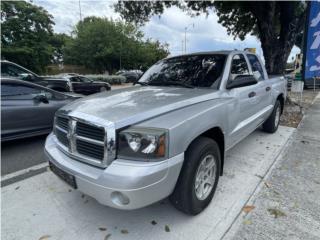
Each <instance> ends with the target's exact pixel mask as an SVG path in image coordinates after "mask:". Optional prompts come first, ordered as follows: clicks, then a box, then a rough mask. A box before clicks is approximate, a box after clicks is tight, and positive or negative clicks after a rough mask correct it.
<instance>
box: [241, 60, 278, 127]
mask: <svg viewBox="0 0 320 240" xmlns="http://www.w3.org/2000/svg"><path fill="white" fill-rule="evenodd" d="M247 58H248V60H249V63H250V65H251V69H252V73H253V75H254V76H255V78H256V79H257V81H258V89H257V92H258V94H259V96H260V98H261V102H260V110H261V115H262V116H261V121H263V119H265V115H267V114H269V113H270V111H271V110H272V108H273V106H272V83H271V81H269V79H268V77H267V73H266V72H265V70H264V68H263V67H262V63H261V61H260V60H259V59H258V57H257V56H256V55H254V54H247Z"/></svg>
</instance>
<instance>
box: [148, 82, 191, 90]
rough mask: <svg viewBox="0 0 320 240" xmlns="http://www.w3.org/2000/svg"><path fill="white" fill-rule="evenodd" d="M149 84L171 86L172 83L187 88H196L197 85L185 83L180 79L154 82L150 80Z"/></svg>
mask: <svg viewBox="0 0 320 240" xmlns="http://www.w3.org/2000/svg"><path fill="white" fill-rule="evenodd" d="M149 85H155V86H157V85H160V86H170V85H177V86H182V87H186V88H195V86H193V85H191V84H188V83H185V82H178V81H154V82H149Z"/></svg>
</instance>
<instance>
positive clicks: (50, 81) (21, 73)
mask: <svg viewBox="0 0 320 240" xmlns="http://www.w3.org/2000/svg"><path fill="white" fill-rule="evenodd" d="M1 77H6V78H14V79H21V80H24V81H28V82H31V83H35V84H38V85H41V86H45V87H48V88H51V89H53V90H56V91H60V92H70V86H69V83H68V81H66V80H65V79H62V78H54V77H45V76H39V75H37V74H36V73H34V72H32V71H30V70H28V69H26V68H24V67H22V66H20V65H18V64H16V63H13V62H9V61H5V60H2V61H1Z"/></svg>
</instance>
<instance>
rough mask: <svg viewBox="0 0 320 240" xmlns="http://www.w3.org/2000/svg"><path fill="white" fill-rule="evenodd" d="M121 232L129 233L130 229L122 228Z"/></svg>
mask: <svg viewBox="0 0 320 240" xmlns="http://www.w3.org/2000/svg"><path fill="white" fill-rule="evenodd" d="M121 233H122V234H128V233H129V231H128V230H127V229H121Z"/></svg>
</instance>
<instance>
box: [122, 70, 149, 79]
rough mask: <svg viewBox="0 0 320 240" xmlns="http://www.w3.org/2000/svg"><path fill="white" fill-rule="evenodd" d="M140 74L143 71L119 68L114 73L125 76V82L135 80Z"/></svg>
mask: <svg viewBox="0 0 320 240" xmlns="http://www.w3.org/2000/svg"><path fill="white" fill-rule="evenodd" d="M142 74H143V72H142V71H140V70H129V71H127V70H120V71H118V72H117V73H116V75H120V76H124V77H125V78H126V82H136V81H137V80H138V79H139V78H140V77H141V76H142Z"/></svg>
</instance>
